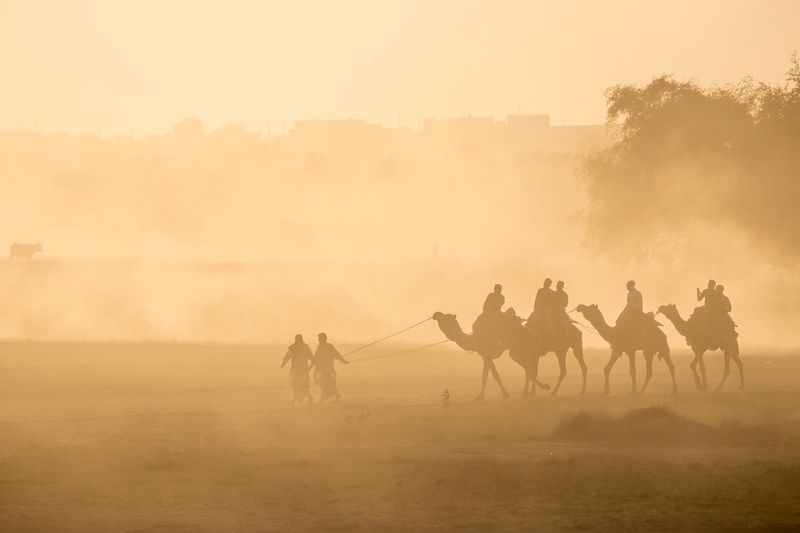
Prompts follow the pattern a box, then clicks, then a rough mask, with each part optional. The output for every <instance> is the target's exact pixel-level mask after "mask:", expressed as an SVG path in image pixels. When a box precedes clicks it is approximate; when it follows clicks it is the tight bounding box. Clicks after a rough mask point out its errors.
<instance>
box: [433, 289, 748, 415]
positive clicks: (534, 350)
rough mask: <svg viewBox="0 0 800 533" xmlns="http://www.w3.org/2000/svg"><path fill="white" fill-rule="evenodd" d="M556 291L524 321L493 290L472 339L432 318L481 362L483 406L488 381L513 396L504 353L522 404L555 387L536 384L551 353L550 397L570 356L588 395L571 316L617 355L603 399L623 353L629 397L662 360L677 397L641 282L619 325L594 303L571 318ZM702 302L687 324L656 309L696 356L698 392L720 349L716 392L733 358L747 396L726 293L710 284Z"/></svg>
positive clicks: (542, 296) (540, 295)
mask: <svg viewBox="0 0 800 533" xmlns="http://www.w3.org/2000/svg"><path fill="white" fill-rule="evenodd" d="M551 287H552V280H550V279H549V278H548V279H546V280H545V281H544V284H543V286H542V287H541V288H540V289H539V290H538V291H537V293H536V299H535V301H534V305H533V312H532V313H531V314H530V316H529V317H528V318H527V319H523V318H521V317H519V316H517V314H516V312H515V311H514V309H513V308H511V307H509V308H507V309H505V310H503V305H504V304H505V297H504V296H503V293H502V290H503V289H502V286H500V285H495V287H494V291H493V292H491V293H490V294H489V295H488V296H487V297H486V300H485V301H484V304H483V312H482V313H481V314H480V315H479V316H478V318H477V319H476V320H475V322H474V323H473V325H472V333H466V332H465V331H464V330H463V329H462V328H461V326H460V324H459V323H458V320H457V319H456V316H455V315H453V314H446V313H441V312H436V313H434V314H433V320H435V321H436V323H437V324H438V325H439V329H440V330H441V331H442V333H444V334H445V336H446V337H447V338H448V339H450V340H451V341H453V342H455V343H456V344H457V345H458V346H459V347H460V348H462V349H464V350H467V351H470V352H476V353H477V354H478V355H480V357H481V359H482V360H483V375H482V381H481V391H480V394H478V397H477V398H476V399H477V400H483V399H484V396H485V392H486V384H487V382H488V380H489V376H490V375H491V376H492V378H493V379H494V380H495V381H496V382H497V385H498V386H499V387H500V391H501V393H502V394H503V398H509V393H508V391H507V389H506V388H505V386H504V385H503V382H502V380H501V379H500V374H499V373H498V372H497V369H496V367H495V364H494V360H495V359H497V358H499V357H500V356H501V355H502V354H503V352H505V351H506V350H508V354H509V357H511V359H512V360H513V361H514V362H515V363H517V364H518V365H520V366H521V367H522V369H523V370H524V372H525V386H524V388H523V392H522V397H523V398H525V397H528V396H532V395H535V394H536V389H537V388H541V389H544V390H550V389H551V388H550V386H549V385H547V384H546V383H542V382H540V381H539V379H538V368H539V359H540V358H541V357H543V356H545V355H547V354H549V353H551V352H552V353H554V354H555V355H556V357H557V358H558V366H559V376H558V380H557V381H556V384H555V386H553V387H552V390H550V394H553V395H555V394H558V391H559V389H560V387H561V383H562V382H563V381H564V378H565V377H566V375H567V367H566V359H567V352H569V351H570V350H571V351H572V355H573V356H574V357H575V358H576V359H577V360H578V364H579V365H580V369H581V388H580V391H579V393H580V394H585V393H586V363H585V361H584V358H583V336H582V333H581V331H580V329H578V327H577V326H576V325H577V324H578V322H576V321H575V320H573V319H572V318H571V317H570V314H571V313H572V312H574V311H577V312H578V313H580V314H581V315H582V316H583V318H584V319H586V320H587V321H588V322H589V324H591V326H592V328H594V330H595V331H596V332H597V333H598V334H599V335H600V336H601V337H602V338H603V340H605V341H606V342H607V343H608V344H609V346H610V348H611V357H610V359H609V361H608V363H607V364H606V366H605V368H604V369H603V370H604V374H605V385H604V389H603V392H604V394H609V392H610V387H609V375H610V373H611V369H612V368H613V366H614V364H615V363H616V362H617V360H618V359H619V358H620V357H622V356H623V355H627V356H628V363H629V367H630V377H631V393H633V394H635V393H639V392H644V391H645V390H646V389H647V385H648V384H649V383H650V379H651V378H652V375H653V361H654V359H655V357H656V356H658V359H659V360H663V361H664V363H665V364H666V366H667V368H668V369H669V373H670V377H671V378H672V392H673V393H675V392H677V390H678V387H677V383H676V381H675V367H674V365H673V364H672V359H671V358H670V350H669V344H668V342H667V336H666V335H665V334H664V332H663V331H662V329H661V328H662V324H660V323H659V322H658V321H657V320H656V318H655V314H654V313H652V312H649V313H645V312H644V309H643V304H642V294H641V292H639V291H638V290H637V289H636V283H635V282H633V281H629V282H628V283H627V285H626V287H627V290H628V294H627V304H626V306H625V309H623V311H622V313H621V314H620V315H619V317H618V318H617V321H616V323H615V325H613V326H612V325H609V324H608V322H606V320H605V318H604V317H603V313H602V312H601V311H600V309H599V308H598V307H597V305H596V304H592V305H578V306H576V307H575V308H574V309H572V310H571V311H569V312H568V311H567V307H568V305H569V297H568V295H567V293H566V292H565V291H564V283H563V282H561V281H559V282H558V284H557V285H556V290H553V289H552V288H551ZM697 300H698V302H699V301H703V305H702V306H700V307H697V308H695V310H694V312H693V313H692V315H691V316H690V317H689V318H688V319H683V318H681V315H680V313H679V312H678V310H677V308H676V307H675V305H674V304H668V305H662V306H661V307H659V308H658V313H659V314H662V315H664V316H665V317H667V319H669V320H670V321H671V322H672V323H673V325H674V326H675V329H676V330H677V331H678V333H680V334H681V335H683V337H685V338H686V343H687V344H688V345H689V347H690V348H691V349H692V351H693V352H694V359H693V360H692V363H691V365H690V366H691V369H692V373H693V374H694V380H695V386H696V387H697V389H698V390H700V391H705V390H707V381H706V367H705V363H704V362H703V355H704V354H705V352H706V351H708V350H721V351H722V353H723V355H724V361H725V369H724V373H723V376H722V381H721V382H720V384H719V386H718V387H717V389H716V390H720V389H721V388H722V386H723V385H724V384H725V380H726V379H727V378H728V374H729V373H730V362H731V360H733V361H734V362H735V363H736V365H737V367H738V369H739V378H740V384H739V389H740V390H741V389H742V388H744V372H743V365H742V361H741V359H740V358H739V342H738V333H737V332H736V324H735V323H734V321H733V320H732V319H731V316H730V311H731V303H730V300H729V299H728V297H727V296H725V294H724V287H722V286H721V285H717V284H716V283H715V282H714V281H713V280H712V281H709V282H708V287H707V288H706V289H705V290H703V291H700V290H699V289H698V290H697ZM637 352H642V354H643V355H644V358H645V378H644V383H643V384H642V387H641V389H639V388H638V387H637V383H636V353H637Z"/></svg>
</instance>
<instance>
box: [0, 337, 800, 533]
mask: <svg viewBox="0 0 800 533" xmlns="http://www.w3.org/2000/svg"><path fill="white" fill-rule="evenodd" d="M342 348H343V349H346V348H347V347H342ZM395 348H396V347H392V346H389V347H388V348H386V349H387V350H392V349H395ZM372 353H373V354H374V353H376V352H372ZM282 354H283V349H279V348H276V347H254V346H211V345H185V344H174V345H173V344H97V343H95V344H89V343H86V344H81V343H75V344H55V343H52V344H49V343H3V344H2V345H0V527H2V529H3V530H4V531H82V532H83V531H142V532H158V531H164V532H175V531H187V532H189V531H191V532H195V531H199V532H204V531H226V532H233V531H289V530H300V531H304V530H316V531H334V530H343V531H344V530H348V531H352V530H365V531H373V530H380V531H409V530H416V531H433V530H437V531H450V530H457V531H488V530H504V531H523V530H537V531H546V530H603V531H608V530H629V531H636V530H661V531H687V530H692V531H698V530H729V531H730V530H740V529H751V530H765V529H770V530H776V529H785V530H792V529H795V530H796V529H797V528H798V527H800V387H798V386H797V383H798V379H799V378H800V358H794V357H792V356H791V354H786V355H784V356H777V355H776V356H772V355H770V354H767V353H756V354H747V355H746V357H745V364H746V365H747V367H746V372H747V377H748V388H747V390H746V391H745V392H743V393H738V392H735V388H736V385H737V380H736V376H732V377H731V380H730V381H729V383H728V387H727V391H726V392H722V393H716V394H715V393H708V394H700V393H697V392H695V391H694V390H693V387H692V385H691V380H690V376H691V375H690V373H689V370H688V359H687V358H686V357H685V356H684V357H680V356H678V357H676V365H677V368H678V378H679V386H680V388H681V392H680V394H678V395H675V396H673V395H671V394H669V393H668V390H669V387H668V382H667V375H666V369H665V367H663V366H662V365H658V366H657V367H656V377H655V380H654V382H653V383H652V385H651V390H649V391H648V392H647V393H646V394H644V395H640V396H630V395H628V394H627V393H626V392H627V390H628V376H627V364H626V362H620V364H619V365H618V368H617V369H615V373H614V375H613V384H612V388H613V391H612V392H613V394H612V396H610V397H602V396H600V395H599V394H598V393H599V391H600V390H601V388H602V379H601V376H600V374H599V372H600V370H601V368H602V365H603V363H604V362H605V357H606V354H605V352H596V351H595V352H590V353H589V354H588V363H589V365H590V371H591V375H590V382H589V389H590V391H589V394H588V395H586V396H583V397H579V396H575V395H574V393H575V392H576V391H577V390H578V382H577V376H576V374H575V372H576V371H577V366H576V365H575V364H574V362H572V361H570V367H569V369H570V372H571V374H570V377H569V378H568V380H567V382H566V383H565V385H564V388H563V390H562V396H561V397H558V398H551V397H546V396H540V397H537V398H536V399H534V400H525V401H521V400H519V399H516V398H515V399H513V400H509V401H502V400H500V399H499V393H498V391H497V389H496V387H494V386H493V385H491V384H490V386H489V389H488V390H489V394H488V397H487V401H486V402H484V403H475V402H473V401H472V398H473V397H474V395H475V394H476V392H477V388H478V374H479V371H480V368H479V361H478V360H477V357H475V356H473V355H471V354H466V353H463V352H458V351H453V350H450V349H442V350H436V349H433V350H430V351H428V352H424V353H419V354H411V355H408V356H402V357H396V358H386V359H375V360H371V361H364V362H363V363H359V364H352V365H350V366H348V367H344V368H342V369H341V372H340V386H341V389H342V393H343V394H344V395H345V400H344V401H342V402H341V403H339V404H336V405H314V406H311V407H305V406H303V407H290V406H288V405H287V402H288V399H289V397H290V391H289V388H288V383H287V378H286V375H285V372H284V371H281V370H280V369H278V363H279V360H280V357H281V355H282ZM369 355H370V354H365V357H366V356H369ZM354 359H355V357H354ZM707 360H708V365H709V376H710V378H711V381H712V382H714V383H716V381H717V380H718V378H719V376H720V374H721V358H720V356H719V355H717V354H711V355H709V356H708V357H707ZM642 367H643V365H642V364H641V361H640V365H639V369H640V372H641V370H643V368H642ZM500 370H501V372H502V375H503V377H504V379H505V380H506V384H507V386H508V387H509V389H510V390H512V391H513V392H514V393H515V395H516V393H517V392H518V390H519V388H520V386H521V373H520V371H519V370H518V368H516V367H515V366H514V365H513V363H511V362H510V361H508V360H507V359H506V358H505V357H504V360H503V361H501V364H500ZM555 371H556V368H555V362H554V361H553V360H552V358H551V359H549V360H548V361H546V362H545V363H544V365H543V375H544V376H545V378H547V380H548V381H550V382H552V380H553V376H554V374H555ZM445 388H446V389H449V390H450V391H451V395H452V404H451V406H450V407H449V408H448V409H446V410H445V409H443V408H442V406H441V404H440V394H441V392H442V391H443V390H444V389H445Z"/></svg>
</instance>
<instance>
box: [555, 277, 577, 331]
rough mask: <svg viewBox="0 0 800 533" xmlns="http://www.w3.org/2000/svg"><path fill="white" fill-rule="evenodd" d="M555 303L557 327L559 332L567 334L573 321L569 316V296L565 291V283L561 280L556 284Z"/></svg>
mask: <svg viewBox="0 0 800 533" xmlns="http://www.w3.org/2000/svg"><path fill="white" fill-rule="evenodd" d="M553 302H554V305H553V318H554V319H555V320H554V321H555V323H556V327H557V329H558V331H559V332H567V331H568V328H569V327H570V325H571V324H572V320H570V318H569V315H568V314H567V306H568V305H569V295H568V294H567V293H566V292H565V291H564V282H563V281H560V280H559V281H558V282H557V283H556V292H555V293H553Z"/></svg>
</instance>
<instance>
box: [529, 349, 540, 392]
mask: <svg viewBox="0 0 800 533" xmlns="http://www.w3.org/2000/svg"><path fill="white" fill-rule="evenodd" d="M531 359H532V360H531V369H530V378H531V383H532V387H531V396H536V387H537V386H538V385H539V357H538V356H534V357H532V358H531Z"/></svg>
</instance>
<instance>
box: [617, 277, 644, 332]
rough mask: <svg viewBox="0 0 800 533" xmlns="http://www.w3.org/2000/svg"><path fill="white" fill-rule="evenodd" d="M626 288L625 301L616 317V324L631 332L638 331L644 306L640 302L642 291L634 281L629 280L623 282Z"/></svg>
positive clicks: (642, 320)
mask: <svg viewBox="0 0 800 533" xmlns="http://www.w3.org/2000/svg"><path fill="white" fill-rule="evenodd" d="M625 287H626V288H627V289H628V297H627V302H626V304H625V309H623V310H622V312H621V313H620V314H619V317H618V318H617V326H620V327H622V328H625V329H627V330H628V331H632V332H640V331H642V329H643V326H644V322H645V321H644V318H645V316H644V307H643V303H642V293H641V292H639V291H638V290H637V289H636V282H635V281H629V282H628V283H626V284H625Z"/></svg>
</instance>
